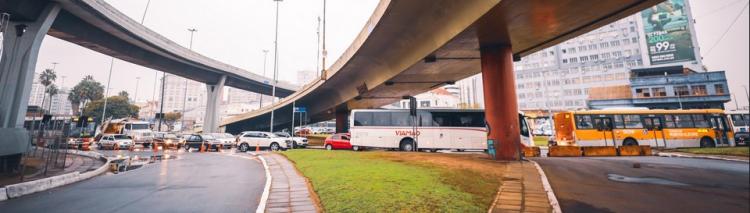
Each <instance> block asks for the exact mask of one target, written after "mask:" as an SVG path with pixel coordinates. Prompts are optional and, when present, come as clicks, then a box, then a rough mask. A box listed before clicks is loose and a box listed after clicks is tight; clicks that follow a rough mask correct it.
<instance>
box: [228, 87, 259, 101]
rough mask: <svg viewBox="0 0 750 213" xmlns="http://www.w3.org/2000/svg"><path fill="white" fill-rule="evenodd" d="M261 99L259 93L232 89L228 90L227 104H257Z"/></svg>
mask: <svg viewBox="0 0 750 213" xmlns="http://www.w3.org/2000/svg"><path fill="white" fill-rule="evenodd" d="M259 98H260V94H258V93H252V92H248V91H245V90H241V89H236V88H231V87H230V88H228V89H227V104H252V103H255V104H257V103H258V99H259Z"/></svg>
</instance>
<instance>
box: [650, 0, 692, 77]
mask: <svg viewBox="0 0 750 213" xmlns="http://www.w3.org/2000/svg"><path fill="white" fill-rule="evenodd" d="M687 13H688V11H687V8H686V5H685V1H684V0H667V1H665V2H662V3H660V4H657V5H656V6H653V7H651V8H648V9H646V10H643V11H642V12H641V17H642V18H643V27H644V31H645V34H646V47H647V48H648V57H649V60H650V61H651V64H652V65H658V64H668V63H674V62H683V61H691V60H695V52H694V51H693V48H694V46H693V41H692V39H691V35H690V29H689V27H690V18H689V16H688V14H687Z"/></svg>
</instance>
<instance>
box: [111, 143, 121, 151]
mask: <svg viewBox="0 0 750 213" xmlns="http://www.w3.org/2000/svg"><path fill="white" fill-rule="evenodd" d="M112 149H114V150H120V144H115V146H113V147H112Z"/></svg>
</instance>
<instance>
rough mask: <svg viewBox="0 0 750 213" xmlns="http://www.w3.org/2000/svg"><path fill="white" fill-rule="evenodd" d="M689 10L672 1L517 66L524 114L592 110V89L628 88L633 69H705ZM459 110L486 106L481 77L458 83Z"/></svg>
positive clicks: (682, 1) (532, 56)
mask: <svg viewBox="0 0 750 213" xmlns="http://www.w3.org/2000/svg"><path fill="white" fill-rule="evenodd" d="M692 20H693V19H692V16H691V13H690V7H689V5H688V4H687V1H685V0H667V1H665V2H663V3H661V4H658V5H656V6H654V7H651V8H648V9H646V10H644V11H642V12H640V13H637V14H634V15H631V16H628V17H625V18H623V19H620V20H618V21H615V22H613V23H610V24H608V25H605V26H603V27H601V28H599V29H596V30H594V31H591V32H589V33H586V34H583V35H581V36H578V37H576V38H573V39H570V40H568V41H565V42H562V43H560V44H558V45H555V46H552V47H549V48H546V49H544V50H541V51H538V52H536V53H533V54H530V55H527V56H525V57H523V58H522V59H521V61H519V62H516V63H514V67H515V68H514V70H515V72H516V73H515V74H516V88H517V90H516V95H517V96H518V105H519V108H520V109H521V110H566V109H583V108H588V105H587V103H586V101H587V99H588V96H589V95H588V94H589V92H590V89H591V88H600V87H603V86H617V85H622V86H629V85H630V83H631V82H630V80H629V79H630V70H631V69H634V68H651V67H664V66H683V67H685V68H688V69H691V70H701V71H702V70H703V64H702V62H701V59H700V57H699V48H698V44H697V40H696V38H695V28H694V27H693V21H692ZM456 85H458V87H459V89H460V90H461V92H460V94H461V95H460V97H461V104H459V105H467V106H471V105H479V106H480V107H482V106H483V100H484V95H483V91H482V78H481V74H477V75H474V76H472V77H469V78H466V79H464V80H461V81H458V82H457V83H456Z"/></svg>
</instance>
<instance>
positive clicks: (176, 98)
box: [157, 74, 207, 118]
mask: <svg viewBox="0 0 750 213" xmlns="http://www.w3.org/2000/svg"><path fill="white" fill-rule="evenodd" d="M159 82H160V83H161V82H162V81H159ZM162 88H164V103H163V104H164V112H165V113H166V112H182V111H183V109H184V110H186V111H191V110H193V109H196V108H200V107H201V106H204V107H205V105H206V94H207V92H206V85H205V84H203V83H200V82H196V81H193V80H188V79H186V78H183V77H180V76H176V75H172V74H167V75H166V85H164V86H162V87H159V93H158V94H157V96H158V98H160V97H161V89H162ZM186 88H187V89H186ZM160 107H161V106H159V108H160ZM186 118H188V117H186Z"/></svg>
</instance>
